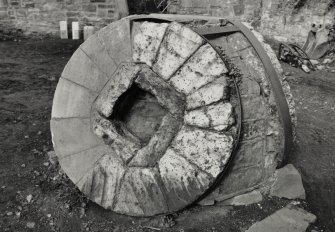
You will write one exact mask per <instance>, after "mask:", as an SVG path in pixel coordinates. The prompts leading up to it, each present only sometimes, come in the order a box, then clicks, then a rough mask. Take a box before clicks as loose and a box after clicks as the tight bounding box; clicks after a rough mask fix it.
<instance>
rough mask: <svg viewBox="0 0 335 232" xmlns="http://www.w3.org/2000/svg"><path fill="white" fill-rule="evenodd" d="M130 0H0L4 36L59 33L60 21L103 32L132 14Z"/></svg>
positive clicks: (0, 31)
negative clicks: (102, 30) (73, 22)
mask: <svg viewBox="0 0 335 232" xmlns="http://www.w3.org/2000/svg"><path fill="white" fill-rule="evenodd" d="M126 3H127V2H126V0H0V35H1V33H4V34H5V33H16V32H20V31H22V32H23V33H24V34H32V33H37V34H52V35H57V34H58V33H59V21H61V20H67V21H68V22H69V25H71V22H72V21H79V23H80V25H93V26H95V27H96V28H101V27H103V26H105V25H107V24H109V23H111V22H112V21H115V20H118V19H120V18H121V17H122V16H125V15H127V14H128V9H127V6H126Z"/></svg>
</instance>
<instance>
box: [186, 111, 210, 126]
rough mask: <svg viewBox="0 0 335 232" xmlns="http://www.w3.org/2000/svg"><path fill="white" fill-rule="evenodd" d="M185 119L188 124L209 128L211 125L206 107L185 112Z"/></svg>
mask: <svg viewBox="0 0 335 232" xmlns="http://www.w3.org/2000/svg"><path fill="white" fill-rule="evenodd" d="M184 121H185V123H186V124H187V125H190V126H197V127H202V128H208V127H209V125H210V121H209V118H208V116H207V114H206V109H198V110H192V111H188V112H187V113H186V114H185V117H184Z"/></svg>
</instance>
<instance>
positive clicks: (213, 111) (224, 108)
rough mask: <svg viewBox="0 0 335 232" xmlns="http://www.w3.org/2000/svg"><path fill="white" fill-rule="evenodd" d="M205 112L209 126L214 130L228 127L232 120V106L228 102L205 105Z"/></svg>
mask: <svg viewBox="0 0 335 232" xmlns="http://www.w3.org/2000/svg"><path fill="white" fill-rule="evenodd" d="M206 114H207V115H208V117H209V119H210V126H211V128H213V129H214V130H217V131H222V130H226V129H228V128H229V127H230V126H231V125H232V124H233V123H234V122H235V120H234V117H233V106H232V105H231V104H230V103H223V102H220V103H217V104H213V105H210V106H208V107H207V110H206Z"/></svg>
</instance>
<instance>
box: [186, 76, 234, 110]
mask: <svg viewBox="0 0 335 232" xmlns="http://www.w3.org/2000/svg"><path fill="white" fill-rule="evenodd" d="M227 90H228V86H227V79H225V78H218V79H216V80H214V81H213V82H211V83H209V84H208V85H205V86H203V87H201V88H199V89H198V91H195V92H194V93H192V94H190V95H188V96H187V97H186V101H187V109H188V110H190V109H194V108H197V107H200V106H204V105H208V104H211V103H213V102H217V101H219V100H222V99H226V98H227V96H228V93H227Z"/></svg>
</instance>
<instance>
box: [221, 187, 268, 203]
mask: <svg viewBox="0 0 335 232" xmlns="http://www.w3.org/2000/svg"><path fill="white" fill-rule="evenodd" d="M262 200H263V196H262V194H261V193H260V192H259V191H257V190H254V191H252V192H249V193H245V194H242V195H239V196H236V197H233V198H230V199H228V200H225V201H223V202H222V204H224V205H235V206H241V205H251V204H255V203H258V202H261V201H262Z"/></svg>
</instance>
